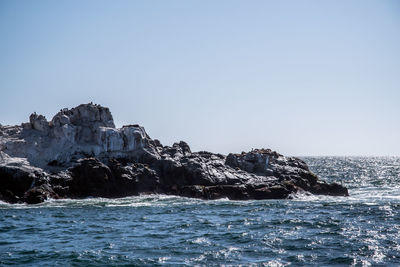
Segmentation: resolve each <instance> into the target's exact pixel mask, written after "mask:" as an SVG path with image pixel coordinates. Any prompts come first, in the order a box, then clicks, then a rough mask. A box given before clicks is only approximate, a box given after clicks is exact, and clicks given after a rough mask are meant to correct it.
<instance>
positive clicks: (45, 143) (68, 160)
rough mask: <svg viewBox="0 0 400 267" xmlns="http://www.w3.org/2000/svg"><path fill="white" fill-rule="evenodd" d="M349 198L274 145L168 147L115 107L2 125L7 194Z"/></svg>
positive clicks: (9, 197) (0, 164)
mask: <svg viewBox="0 0 400 267" xmlns="http://www.w3.org/2000/svg"><path fill="white" fill-rule="evenodd" d="M298 191H306V192H310V193H313V194H325V195H335V196H347V195H348V192H347V189H346V188H345V187H343V186H341V185H339V184H336V183H333V184H327V183H325V182H323V181H320V180H319V179H318V177H317V176H316V175H315V174H313V173H312V172H311V171H310V170H309V169H308V166H307V164H306V163H305V162H304V161H302V160H300V159H298V158H294V157H284V156H282V155H280V154H278V153H277V152H274V151H271V150H269V149H256V150H252V151H250V152H247V153H245V152H242V153H241V154H229V155H228V156H224V155H221V154H214V153H210V152H205V151H201V152H192V151H191V149H190V147H189V145H188V144H187V143H185V142H183V141H181V142H179V143H175V144H173V145H172V146H163V145H162V144H161V143H160V142H159V141H158V140H153V139H151V138H150V137H149V136H148V135H147V133H146V131H145V129H144V128H143V127H141V126H139V125H128V126H123V127H122V128H115V125H114V121H113V117H112V115H111V112H110V111H109V109H108V108H105V107H102V106H100V105H94V104H91V103H90V104H82V105H79V106H78V107H75V108H72V109H62V110H60V112H58V113H57V114H56V115H55V116H54V117H53V118H52V120H51V121H47V120H46V118H45V117H44V116H43V115H38V114H36V113H33V114H32V115H31V116H30V117H29V122H28V123H22V124H21V126H2V125H0V200H3V201H7V202H10V203H20V202H26V203H30V204H34V203H40V202H43V201H44V200H46V199H48V198H64V197H71V198H83V197H89V196H97V197H122V196H130V195H138V194H154V193H163V194H173V195H180V196H186V197H195V198H203V199H216V198H225V197H227V198H229V199H237V200H246V199H282V198H288V197H289V196H290V195H291V194H292V193H295V192H298Z"/></svg>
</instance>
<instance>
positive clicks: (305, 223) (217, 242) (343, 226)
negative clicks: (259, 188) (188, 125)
mask: <svg viewBox="0 0 400 267" xmlns="http://www.w3.org/2000/svg"><path fill="white" fill-rule="evenodd" d="M305 160H306V161H307V163H308V164H309V166H310V168H311V169H312V170H313V171H314V172H315V173H317V174H318V175H319V176H320V177H321V178H322V179H325V180H328V181H336V182H340V183H343V184H344V185H346V186H348V187H349V189H350V194H351V197H347V198H346V197H315V196H296V198H295V199H294V200H265V201H243V202H242V201H228V200H217V201H202V200H194V199H187V198H179V197H171V196H141V197H129V198H123V199H114V200H110V199H98V198H97V199H86V200H57V201H49V202H46V203H44V204H39V205H33V206H27V205H8V204H4V203H2V204H0V265H8V264H16V265H27V266H31V265H40V266H70V265H73V266H89V265H96V266H99V265H104V266H110V265H137V266H143V265H173V266H177V265H189V266H191V265H222V264H226V265H240V264H243V265H248V264H253V265H266V266H286V265H291V266H302V265H304V266H308V265H316V266H326V265H336V266H342V265H344V266H346V265H355V266H370V265H372V266H397V265H400V158H354V157H352V158H337V157H334V158H330V157H318V158H305Z"/></svg>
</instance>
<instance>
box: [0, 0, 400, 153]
mask: <svg viewBox="0 0 400 267" xmlns="http://www.w3.org/2000/svg"><path fill="white" fill-rule="evenodd" d="M89 102H94V103H98V104H101V105H103V106H107V107H109V108H110V110H111V112H112V114H113V116H114V120H115V123H116V125H117V126H118V127H121V126H122V125H125V124H134V123H139V124H140V125H142V126H144V127H145V129H146V131H147V133H148V134H149V135H150V137H152V138H157V139H159V140H160V141H161V143H162V144H163V145H172V144H173V143H174V142H176V141H180V140H184V141H186V142H187V143H188V144H189V145H190V146H191V148H192V150H193V151H199V150H207V151H212V152H218V153H223V154H227V153H229V152H235V153H240V152H241V151H249V150H251V149H253V148H262V147H263V148H271V149H273V150H276V151H278V152H280V153H282V154H285V155H295V156H308V155H309V156H310V155H313V156H318V155H320V156H323V155H332V156H345V155H348V156H351V155H353V156H400V2H399V1H395V0H394V1H385V0H383V1H377V0H375V1H368V0H362V1H361V0H359V1H357V0H352V1H345V0H343V1H303V0H299V1H294V0H293V1H285V0H284V1H267V0H265V1H264V0H263V1H255V0H250V1H243V0H240V1H236V0H226V1H225V0H217V1H214V0H212V1H211V0H201V1H196V0H192V1H184V0H180V1H175V0H169V1H153V0H149V1H134V0H129V1H122V0H117V1H102V0H92V1H90V0H86V1H77V0H71V1H52V0H49V1H43V0H36V1H30V0H26V1H24V0H19V1H13V0H0V123H1V124H3V125H7V124H9V125H14V124H20V123H21V122H26V121H28V120H29V119H28V118H29V115H30V114H31V113H32V112H34V111H35V112H37V113H39V114H43V115H45V116H46V118H47V119H49V120H50V119H51V118H52V117H53V116H54V115H55V114H56V113H57V112H58V111H59V110H60V109H61V108H64V107H68V108H72V107H75V106H77V105H79V104H81V103H89Z"/></svg>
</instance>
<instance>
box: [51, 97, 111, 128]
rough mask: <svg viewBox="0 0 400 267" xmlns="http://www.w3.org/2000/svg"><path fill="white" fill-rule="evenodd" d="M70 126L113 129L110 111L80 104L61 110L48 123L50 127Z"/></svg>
mask: <svg viewBox="0 0 400 267" xmlns="http://www.w3.org/2000/svg"><path fill="white" fill-rule="evenodd" d="M65 124H72V125H76V126H90V125H94V124H96V125H97V126H102V127H110V128H115V124H114V120H113V117H112V115H111V112H110V110H109V109H108V108H107V107H103V106H101V105H97V104H93V103H89V104H81V105H79V106H77V107H75V108H71V109H67V108H64V109H61V110H60V112H58V113H57V114H56V115H55V116H54V117H53V119H52V120H51V122H50V126H56V127H57V126H62V125H65Z"/></svg>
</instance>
